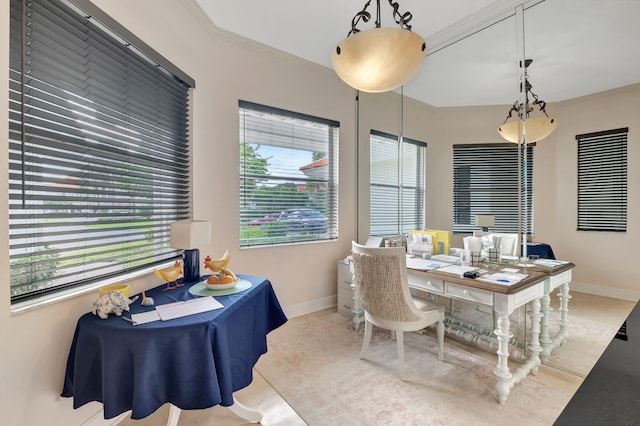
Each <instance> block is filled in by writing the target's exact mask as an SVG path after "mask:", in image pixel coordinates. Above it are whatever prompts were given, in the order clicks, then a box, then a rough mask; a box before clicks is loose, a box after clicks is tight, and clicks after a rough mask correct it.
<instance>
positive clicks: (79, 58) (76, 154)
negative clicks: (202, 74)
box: [9, 0, 193, 302]
mask: <svg viewBox="0 0 640 426" xmlns="http://www.w3.org/2000/svg"><path fill="white" fill-rule="evenodd" d="M80 3H82V2H80ZM85 3H87V2H85ZM92 7H93V11H97V9H96V8H95V6H92ZM102 18H103V19H106V18H108V17H107V16H106V15H105V14H104V13H102ZM118 28H121V27H120V26H119V25H118V24H117V23H116V22H113V21H107V22H105V21H97V20H96V19H95V18H94V17H92V16H91V13H87V12H86V11H85V12H83V13H79V11H78V8H77V7H76V6H72V5H71V4H70V3H69V2H63V1H56V0H50V1H44V0H29V1H24V2H23V1H20V0H12V1H11V29H10V35H11V41H10V46H11V47H10V70H9V87H10V90H9V234H10V237H9V240H10V247H9V250H10V259H11V266H10V270H11V300H12V302H19V301H23V300H26V299H30V298H34V297H38V296H41V295H44V294H47V293H51V292H55V291H58V290H61V289H65V288H69V287H72V286H80V285H84V284H88V283H92V282H96V281H100V280H104V279H106V278H113V277H117V276H118V275H120V274H124V273H129V272H133V271H135V270H136V269H140V268H144V267H149V266H150V265H154V264H157V263H160V262H163V261H166V260H169V259H172V258H175V257H177V255H178V253H177V251H176V250H174V249H172V248H170V247H169V244H168V242H169V223H170V222H171V221H174V220H180V219H187V218H189V217H190V214H191V208H190V197H191V194H190V187H191V185H190V160H189V150H190V146H189V135H188V125H189V88H190V87H189V86H190V85H193V82H192V81H190V83H186V82H185V80H190V79H189V78H185V77H184V75H181V76H180V77H178V76H176V75H175V74H173V73H171V72H169V71H168V70H167V69H166V68H165V67H163V66H162V65H161V64H159V63H158V62H156V61H154V60H153V57H154V56H156V55H157V54H156V53H155V52H151V54H150V55H145V54H144V52H145V49H146V45H141V44H140V43H138V44H134V43H133V42H134V41H138V40H137V39H135V37H133V36H132V35H131V34H130V33H128V32H126V31H125V32H126V35H127V37H128V39H124V38H122V36H121V35H120V36H118V35H117V34H115V33H114V31H115V29H118ZM107 29H108V30H107Z"/></svg>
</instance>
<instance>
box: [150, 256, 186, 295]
mask: <svg viewBox="0 0 640 426" xmlns="http://www.w3.org/2000/svg"><path fill="white" fill-rule="evenodd" d="M153 273H154V274H156V276H157V277H158V278H160V279H161V280H163V281H166V282H167V287H166V288H164V290H171V289H174V288H176V287H182V286H183V285H184V284H178V283H177V281H178V278H179V277H180V275H181V274H182V265H181V264H180V262H179V261H177V260H176V263H174V265H173V267H172V268H167V269H154V270H153ZM170 283H173V287H172V286H171V285H170Z"/></svg>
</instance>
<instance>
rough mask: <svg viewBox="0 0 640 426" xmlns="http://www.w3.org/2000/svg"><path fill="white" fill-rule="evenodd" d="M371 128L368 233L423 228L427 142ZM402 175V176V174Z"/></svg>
mask: <svg viewBox="0 0 640 426" xmlns="http://www.w3.org/2000/svg"><path fill="white" fill-rule="evenodd" d="M399 146H400V142H399V141H398V137H397V136H394V135H389V134H387V133H382V132H377V131H375V130H372V131H371V136H370V167H371V171H370V179H371V182H370V213H369V221H370V225H369V228H370V230H369V233H370V235H398V234H399V233H401V234H404V233H406V232H407V231H409V230H412V229H424V227H425V220H424V209H425V206H424V188H425V162H426V148H427V145H426V144H425V143H423V142H418V141H414V140H411V139H407V138H402V152H400V150H399V149H398V147H399ZM401 175H402V177H401Z"/></svg>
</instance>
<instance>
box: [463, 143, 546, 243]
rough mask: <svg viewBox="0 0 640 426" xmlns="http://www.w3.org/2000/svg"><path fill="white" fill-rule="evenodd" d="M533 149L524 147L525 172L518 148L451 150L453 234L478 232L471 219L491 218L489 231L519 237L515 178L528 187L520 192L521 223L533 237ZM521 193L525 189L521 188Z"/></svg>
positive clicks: (477, 146)
mask: <svg viewBox="0 0 640 426" xmlns="http://www.w3.org/2000/svg"><path fill="white" fill-rule="evenodd" d="M533 147H534V144H528V145H527V149H526V152H527V168H526V170H525V169H524V167H520V166H519V164H518V148H519V146H518V145H517V144H460V145H454V146H453V231H454V232H463V233H471V232H473V231H476V230H478V226H476V225H474V224H473V216H474V215H479V214H480V215H482V214H488V215H494V216H495V226H493V227H491V231H494V232H505V233H518V232H520V231H519V230H518V184H519V182H518V181H519V179H518V176H519V175H520V176H522V181H523V182H526V185H527V191H526V192H527V199H526V200H525V199H524V192H525V191H524V190H523V191H521V196H522V200H521V206H522V209H523V210H522V219H523V220H524V217H525V213H526V218H527V220H526V223H527V231H528V232H529V233H530V234H531V233H533V200H534V197H533ZM523 189H524V188H523Z"/></svg>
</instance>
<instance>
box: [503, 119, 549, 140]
mask: <svg viewBox="0 0 640 426" xmlns="http://www.w3.org/2000/svg"><path fill="white" fill-rule="evenodd" d="M526 127H527V129H526V131H527V143H532V142H537V141H540V140H542V139H544V138H546V137H547V136H549V135H550V134H551V133H553V131H554V130H555V129H556V127H558V120H556V119H555V118H550V117H536V118H528V119H527V124H526ZM498 133H499V134H500V136H502V137H503V138H504V139H506V140H508V141H509V142H514V143H521V142H522V140H523V134H524V122H523V121H522V120H514V121H510V122H509V123H505V124H503V125H502V126H500V127H498Z"/></svg>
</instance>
